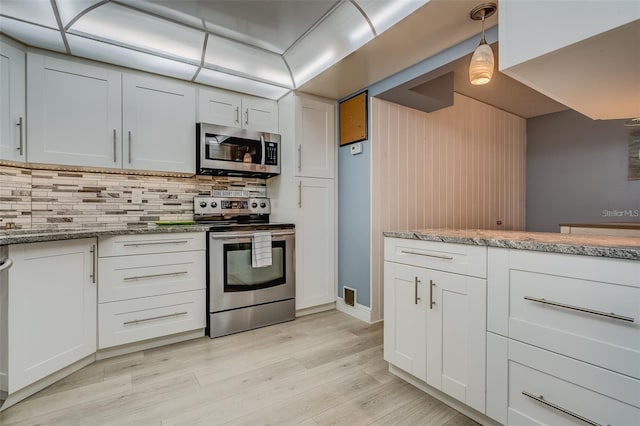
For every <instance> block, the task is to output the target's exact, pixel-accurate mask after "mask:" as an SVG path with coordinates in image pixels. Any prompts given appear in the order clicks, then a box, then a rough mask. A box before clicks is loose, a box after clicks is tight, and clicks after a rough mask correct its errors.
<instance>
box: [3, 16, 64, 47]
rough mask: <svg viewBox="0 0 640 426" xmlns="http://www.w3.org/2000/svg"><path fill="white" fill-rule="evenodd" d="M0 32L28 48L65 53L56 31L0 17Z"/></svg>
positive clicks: (60, 38) (58, 33)
mask: <svg viewBox="0 0 640 426" xmlns="http://www.w3.org/2000/svg"><path fill="white" fill-rule="evenodd" d="M0 31H2V32H3V33H4V34H6V35H8V36H9V37H13V38H15V39H16V40H18V41H20V42H22V43H24V44H26V45H29V46H34V47H40V48H42V49H49V50H55V51H57V52H66V49H65V47H64V42H63V41H62V36H61V35H60V32H59V31H56V30H52V29H49V28H45V27H41V26H39V25H33V24H27V23H25V22H22V21H16V20H13V19H9V18H4V17H0Z"/></svg>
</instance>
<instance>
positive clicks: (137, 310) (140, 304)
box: [98, 232, 206, 349]
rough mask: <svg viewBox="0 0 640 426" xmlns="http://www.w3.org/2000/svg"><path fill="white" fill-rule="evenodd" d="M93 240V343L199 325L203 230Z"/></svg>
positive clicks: (203, 322)
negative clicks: (96, 274) (96, 281)
mask: <svg viewBox="0 0 640 426" xmlns="http://www.w3.org/2000/svg"><path fill="white" fill-rule="evenodd" d="M99 242H100V246H99V248H100V251H99V252H100V256H99V266H100V288H99V304H98V349H105V348H111V347H114V346H119V345H124V344H128V343H134V342H139V341H142V340H146V339H152V338H156V337H162V336H169V335H172V334H176V333H182V332H186V331H192V330H198V329H204V327H205V325H206V314H205V310H206V252H205V248H206V239H205V233H204V232H200V233H175V234H171V233H169V234H152V235H120V236H112V237H104V238H100V241H99Z"/></svg>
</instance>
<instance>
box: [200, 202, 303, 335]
mask: <svg viewBox="0 0 640 426" xmlns="http://www.w3.org/2000/svg"><path fill="white" fill-rule="evenodd" d="M224 195H229V194H224ZM232 195H233V196H221V194H217V195H216V196H196V197H194V200H193V203H194V218H195V220H196V222H198V223H206V224H209V225H210V228H209V231H208V238H207V251H208V271H207V275H208V283H207V308H208V318H207V334H208V335H209V336H210V337H219V336H224V335H227V334H231V333H237V332H240V331H245V330H249V329H252V328H257V327H262V326H266V325H270V324H275V323H279V322H284V321H290V320H293V319H294V318H295V270H294V246H295V228H294V225H293V224H282V223H270V222H269V214H270V212H271V204H270V201H269V199H268V198H251V197H248V196H246V195H245V194H232ZM265 231H268V232H270V234H271V259H272V261H271V265H270V266H264V267H253V266H252V257H251V254H252V253H251V250H252V245H253V236H254V234H255V233H256V232H265Z"/></svg>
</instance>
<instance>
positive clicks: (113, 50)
mask: <svg viewBox="0 0 640 426" xmlns="http://www.w3.org/2000/svg"><path fill="white" fill-rule="evenodd" d="M67 41H68V42H69V48H70V49H71V54H73V55H76V56H82V57H84V58H89V59H94V60H96V61H101V62H107V63H110V64H116V65H122V66H125V67H129V68H134V69H138V70H142V71H148V72H152V73H155V74H162V75H168V76H170V77H175V78H180V79H183V80H191V78H192V77H193V76H194V75H195V73H196V71H197V69H198V67H196V66H193V65H189V64H185V63H182V62H177V61H172V60H170V59H165V58H161V57H159V56H154V55H149V54H146V53H142V52H137V51H135V50H131V49H126V48H124V47H120V46H114V45H111V44H107V43H102V42H99V41H96V40H91V39H88V38H84V37H79V36H75V35H72V34H69V35H68V36H67Z"/></svg>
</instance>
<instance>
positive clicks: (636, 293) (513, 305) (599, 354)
mask: <svg viewBox="0 0 640 426" xmlns="http://www.w3.org/2000/svg"><path fill="white" fill-rule="evenodd" d="M509 298H510V301H509V337H510V338H513V339H517V340H520V341H523V342H527V343H531V344H533V345H535V346H539V347H542V348H545V349H549V350H552V351H554V352H557V353H561V354H564V355H567V356H570V357H572V358H576V359H580V360H582V361H586V362H589V363H591V364H595V365H599V366H601V367H604V368H608V369H611V370H613V371H617V372H620V373H622V374H627V375H629V376H632V377H636V378H639V379H640V288H637V287H628V286H623V285H617V284H612V283H606V282H597V281H586V280H581V279H575V278H571V277H566V276H565V277H563V276H554V275H549V274H543V273H537V272H531V271H521V270H511V274H510V286H509ZM632 320H633V322H632Z"/></svg>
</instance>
